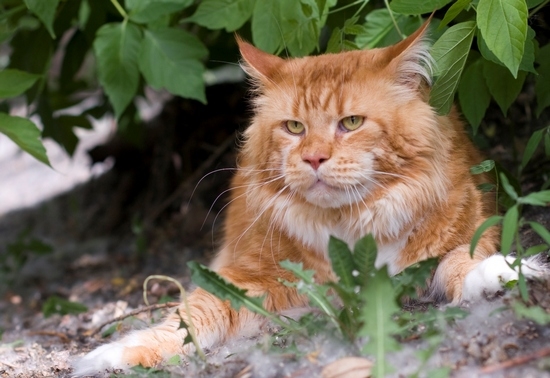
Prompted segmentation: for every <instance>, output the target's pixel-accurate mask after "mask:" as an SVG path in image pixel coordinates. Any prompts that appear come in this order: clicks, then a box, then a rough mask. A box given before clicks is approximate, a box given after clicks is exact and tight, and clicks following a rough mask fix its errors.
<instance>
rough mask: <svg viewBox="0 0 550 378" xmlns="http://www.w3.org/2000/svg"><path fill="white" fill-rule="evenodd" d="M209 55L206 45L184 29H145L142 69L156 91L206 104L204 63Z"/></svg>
mask: <svg viewBox="0 0 550 378" xmlns="http://www.w3.org/2000/svg"><path fill="white" fill-rule="evenodd" d="M207 54H208V51H207V50H206V48H205V47H204V45H203V44H202V43H201V42H200V41H199V40H198V39H197V38H196V37H195V36H193V35H192V34H189V33H188V32H186V31H184V30H181V29H175V28H164V29H158V30H146V31H145V38H144V39H143V45H142V49H141V53H140V57H139V69H140V70H141V72H142V73H143V76H144V77H145V80H146V81H147V83H148V84H149V85H151V86H152V87H153V88H156V89H160V88H166V89H167V90H168V91H169V92H170V93H173V94H175V95H179V96H182V97H186V98H193V99H196V100H199V101H201V102H203V103H206V96H205V94H204V80H203V76H202V75H203V73H204V66H203V65H202V63H201V60H202V59H205V58H206V56H207Z"/></svg>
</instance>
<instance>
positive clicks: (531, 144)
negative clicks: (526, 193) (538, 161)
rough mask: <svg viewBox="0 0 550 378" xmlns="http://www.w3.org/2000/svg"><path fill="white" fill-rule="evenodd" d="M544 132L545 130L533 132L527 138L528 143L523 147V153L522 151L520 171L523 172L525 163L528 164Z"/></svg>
mask: <svg viewBox="0 0 550 378" xmlns="http://www.w3.org/2000/svg"><path fill="white" fill-rule="evenodd" d="M545 131H546V129H542V130H537V131H535V132H534V133H533V134H532V135H531V137H530V138H529V141H528V142H527V145H526V146H525V151H523V158H522V159H521V169H522V170H523V169H524V168H525V166H526V165H527V163H529V160H531V158H532V157H533V154H534V153H535V151H536V150H537V147H538V146H539V144H540V142H541V140H542V135H543V133H544V132H545Z"/></svg>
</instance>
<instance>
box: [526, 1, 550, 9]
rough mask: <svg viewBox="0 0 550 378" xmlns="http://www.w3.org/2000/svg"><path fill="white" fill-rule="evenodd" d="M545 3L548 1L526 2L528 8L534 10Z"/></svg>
mask: <svg viewBox="0 0 550 378" xmlns="http://www.w3.org/2000/svg"><path fill="white" fill-rule="evenodd" d="M544 1H546V0H527V1H526V3H527V8H529V9H531V8H534V7H536V6H537V5H539V4H542V3H543V2H544Z"/></svg>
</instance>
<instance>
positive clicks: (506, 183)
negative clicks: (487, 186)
mask: <svg viewBox="0 0 550 378" xmlns="http://www.w3.org/2000/svg"><path fill="white" fill-rule="evenodd" d="M499 177H500V184H501V185H502V188H503V189H504V191H505V192H506V194H508V195H509V196H510V198H512V199H513V200H517V199H518V193H517V191H516V189H515V188H514V187H513V186H512V184H510V181H508V177H506V175H505V174H504V173H503V172H501V173H500V175H499Z"/></svg>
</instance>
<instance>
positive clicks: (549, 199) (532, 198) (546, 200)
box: [518, 190, 550, 206]
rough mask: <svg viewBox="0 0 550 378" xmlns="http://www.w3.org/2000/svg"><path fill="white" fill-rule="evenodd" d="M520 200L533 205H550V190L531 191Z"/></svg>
mask: <svg viewBox="0 0 550 378" xmlns="http://www.w3.org/2000/svg"><path fill="white" fill-rule="evenodd" d="M518 202H519V203H525V204H528V205H533V206H548V205H550V190H542V191H540V192H534V193H529V194H528V195H526V196H525V197H520V198H518Z"/></svg>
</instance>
